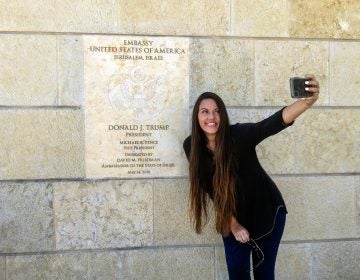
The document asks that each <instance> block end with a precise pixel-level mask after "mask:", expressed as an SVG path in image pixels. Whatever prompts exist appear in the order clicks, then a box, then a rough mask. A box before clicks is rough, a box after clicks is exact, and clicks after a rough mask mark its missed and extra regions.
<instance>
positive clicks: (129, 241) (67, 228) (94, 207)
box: [54, 180, 153, 250]
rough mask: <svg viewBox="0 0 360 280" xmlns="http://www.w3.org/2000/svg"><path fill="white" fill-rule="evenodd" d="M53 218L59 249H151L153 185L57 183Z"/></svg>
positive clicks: (135, 183) (130, 182)
mask: <svg viewBox="0 0 360 280" xmlns="http://www.w3.org/2000/svg"><path fill="white" fill-rule="evenodd" d="M54 215H55V231H56V248H57V249H64V250H65V249H81V248H118V247H127V246H145V245H151V243H152V239H153V186H152V182H151V181H149V180H144V181H135V180H129V181H102V182H93V183H86V182H81V183H76V182H68V183H66V182H64V183H55V184H54Z"/></svg>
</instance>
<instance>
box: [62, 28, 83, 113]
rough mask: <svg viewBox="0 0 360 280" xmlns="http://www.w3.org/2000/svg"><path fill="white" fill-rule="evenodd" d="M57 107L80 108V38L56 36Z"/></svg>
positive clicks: (81, 69) (81, 65)
mask: <svg viewBox="0 0 360 280" xmlns="http://www.w3.org/2000/svg"><path fill="white" fill-rule="evenodd" d="M57 40H58V63H59V65H58V71H59V74H58V84H59V100H58V102H59V105H67V106H81V105H82V104H83V99H84V79H83V76H84V55H83V39H82V37H81V36H71V35H64V36H58V37H57Z"/></svg>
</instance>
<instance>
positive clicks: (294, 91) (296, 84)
mask: <svg viewBox="0 0 360 280" xmlns="http://www.w3.org/2000/svg"><path fill="white" fill-rule="evenodd" d="M309 80H310V79H308V78H299V77H292V78H290V80H289V81H290V92H291V97H292V98H305V97H310V96H311V95H312V92H310V91H306V90H305V87H309V86H308V85H305V82H306V81H309Z"/></svg>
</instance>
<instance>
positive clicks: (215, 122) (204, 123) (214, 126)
mask: <svg viewBox="0 0 360 280" xmlns="http://www.w3.org/2000/svg"><path fill="white" fill-rule="evenodd" d="M198 121H199V125H200V127H201V129H202V130H203V131H204V133H205V135H206V136H207V138H210V137H214V136H216V133H217V131H218V129H219V126H220V114H219V109H218V106H217V105H216V102H215V101H214V100H213V99H210V98H209V99H204V100H202V101H201V102H200V106H199V112H198Z"/></svg>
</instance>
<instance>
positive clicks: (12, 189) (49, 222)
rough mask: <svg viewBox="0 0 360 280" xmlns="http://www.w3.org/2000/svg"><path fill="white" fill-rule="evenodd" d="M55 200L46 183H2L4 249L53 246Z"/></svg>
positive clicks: (0, 204) (0, 225) (0, 218)
mask: <svg viewBox="0 0 360 280" xmlns="http://www.w3.org/2000/svg"><path fill="white" fill-rule="evenodd" d="M52 202H53V201H52V188H51V187H50V186H49V185H48V184H46V183H24V184H20V183H5V182H4V183H1V184H0V209H1V216H0V236H1V238H0V252H1V253H13V252H29V251H44V250H45V251H46V250H53V249H54V237H55V236H54V229H53V213H52Z"/></svg>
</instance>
